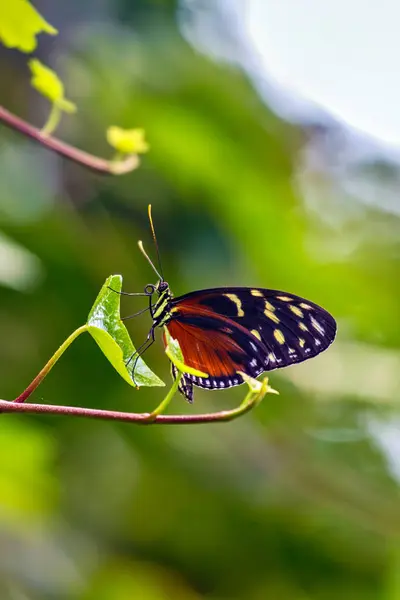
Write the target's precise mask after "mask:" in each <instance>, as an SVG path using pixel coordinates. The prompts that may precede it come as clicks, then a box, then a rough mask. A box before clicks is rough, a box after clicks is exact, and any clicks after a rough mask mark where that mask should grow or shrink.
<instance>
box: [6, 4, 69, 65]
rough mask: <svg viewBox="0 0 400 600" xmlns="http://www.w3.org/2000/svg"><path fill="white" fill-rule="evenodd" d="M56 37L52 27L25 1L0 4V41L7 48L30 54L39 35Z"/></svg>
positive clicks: (55, 31)
mask: <svg viewBox="0 0 400 600" xmlns="http://www.w3.org/2000/svg"><path fill="white" fill-rule="evenodd" d="M42 31H43V32H44V33H49V34H50V35H56V34H57V33H58V32H57V29H55V28H54V27H52V26H51V25H50V24H49V23H47V21H45V20H44V19H43V17H42V16H41V15H40V14H39V13H38V12H37V10H36V9H35V8H33V6H32V5H31V4H30V3H29V2H28V1H27V0H8V1H7V0H3V1H2V2H1V4H0V40H1V42H2V43H3V44H4V45H5V46H7V48H17V49H18V50H21V52H27V53H29V52H32V51H33V50H34V49H35V48H36V46H37V40H36V36H37V35H38V34H39V33H41V32H42Z"/></svg>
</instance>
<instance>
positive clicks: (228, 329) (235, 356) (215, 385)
mask: <svg viewBox="0 0 400 600" xmlns="http://www.w3.org/2000/svg"><path fill="white" fill-rule="evenodd" d="M166 327H167V329H168V331H169V333H170V335H171V336H172V337H173V338H174V339H177V340H178V341H179V345H180V348H181V350H182V354H183V359H184V363H185V364H186V365H188V366H189V367H192V368H193V369H196V370H198V371H202V372H203V373H206V374H207V377H198V376H195V375H190V374H185V376H184V377H183V378H182V380H181V385H180V391H181V392H182V393H183V394H184V395H185V396H186V398H188V400H190V401H191V400H192V397H193V390H192V384H195V385H197V386H199V387H202V388H205V389H223V388H228V387H232V386H234V385H239V384H240V383H243V379H242V377H241V375H240V372H244V373H246V374H248V375H250V376H251V377H257V376H258V375H259V374H260V373H262V372H263V371H265V370H266V368H267V363H268V358H267V349H266V347H265V346H264V344H263V343H262V342H261V341H260V340H259V339H257V338H255V337H254V336H252V335H251V334H249V333H248V331H247V330H246V329H245V328H244V327H242V326H241V325H238V324H236V323H234V322H233V321H231V320H230V319H227V318H224V317H222V316H220V315H214V314H212V313H211V312H210V311H208V310H201V309H197V310H196V311H193V309H191V308H188V309H186V307H183V306H180V307H179V310H175V311H174V312H173V318H172V320H171V321H169V323H168V324H167V325H166ZM172 374H173V376H176V371H175V368H174V367H172Z"/></svg>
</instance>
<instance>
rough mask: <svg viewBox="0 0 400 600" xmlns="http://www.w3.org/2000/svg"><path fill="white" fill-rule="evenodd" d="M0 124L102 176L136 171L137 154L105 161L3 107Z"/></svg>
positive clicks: (0, 111) (1, 107)
mask: <svg viewBox="0 0 400 600" xmlns="http://www.w3.org/2000/svg"><path fill="white" fill-rule="evenodd" d="M0 122H2V123H4V125H6V126H7V127H10V129H14V130H15V131H18V133H20V134H22V135H24V136H25V137H28V138H30V139H32V140H33V141H34V142H37V143H38V144H41V145H42V146H44V147H45V148H47V149H48V150H51V151H53V152H56V153H57V154H60V155H61V156H63V157H64V158H67V159H69V160H71V161H73V162H75V163H77V164H79V165H81V166H83V167H86V168H88V169H91V170H92V171H96V173H102V174H104V175H124V174H125V173H129V172H130V171H133V170H134V169H136V168H137V167H138V165H139V157H138V156H137V154H131V155H129V156H126V157H125V158H124V159H121V160H114V159H112V160H106V159H104V158H100V157H98V156H94V155H93V154H89V153H88V152H84V151H83V150H79V149H78V148H75V146H71V145H70V144H66V143H65V142H62V141H61V140H59V139H58V138H56V137H53V136H52V135H49V134H47V133H46V131H43V130H40V129H38V128H37V127H34V126H33V125H31V124H30V123H27V122H26V121H24V120H23V119H21V118H20V117H17V116H16V115H14V114H13V113H11V112H9V111H8V110H7V109H5V108H4V107H3V106H0Z"/></svg>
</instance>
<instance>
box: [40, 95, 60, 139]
mask: <svg viewBox="0 0 400 600" xmlns="http://www.w3.org/2000/svg"><path fill="white" fill-rule="evenodd" d="M60 119H61V109H60V107H59V106H58V105H57V104H54V103H53V104H52V106H51V111H50V114H49V118H48V119H47V121H46V123H45V125H44V126H43V127H42V130H41V133H42V135H50V134H52V133H53V131H55V130H56V129H57V127H58V124H59V122H60Z"/></svg>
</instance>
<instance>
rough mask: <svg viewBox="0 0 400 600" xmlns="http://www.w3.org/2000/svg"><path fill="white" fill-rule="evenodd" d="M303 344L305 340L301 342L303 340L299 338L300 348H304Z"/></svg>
mask: <svg viewBox="0 0 400 600" xmlns="http://www.w3.org/2000/svg"><path fill="white" fill-rule="evenodd" d="M305 343H306V340H303V338H299V344H300V348H304V346H305Z"/></svg>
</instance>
